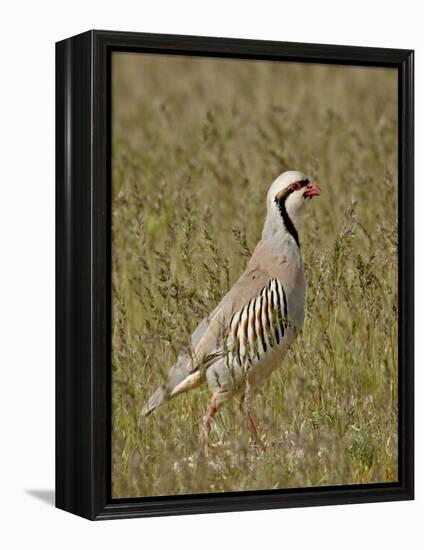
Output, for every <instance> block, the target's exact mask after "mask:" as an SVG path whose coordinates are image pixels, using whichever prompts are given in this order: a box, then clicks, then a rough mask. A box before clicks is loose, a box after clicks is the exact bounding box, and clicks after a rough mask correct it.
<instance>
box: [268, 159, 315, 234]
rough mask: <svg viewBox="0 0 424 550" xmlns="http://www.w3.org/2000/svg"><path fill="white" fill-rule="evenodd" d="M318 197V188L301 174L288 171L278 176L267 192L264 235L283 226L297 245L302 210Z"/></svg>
mask: <svg viewBox="0 0 424 550" xmlns="http://www.w3.org/2000/svg"><path fill="white" fill-rule="evenodd" d="M318 195H320V188H319V186H318V185H317V184H316V183H315V182H313V181H311V180H310V179H309V178H308V177H307V176H305V174H302V172H298V171H296V170H290V171H288V172H284V173H283V174H281V175H280V176H278V178H277V179H276V180H275V181H274V182H273V183H272V185H271V187H270V188H269V191H268V196H267V220H266V223H265V228H264V234H265V232H266V230H268V231H269V232H272V233H275V232H276V231H277V230H278V228H281V224H283V226H284V227H285V229H286V230H287V231H288V232H289V233H291V234H292V236H293V238H294V239H295V240H296V242H297V243H299V239H298V236H297V230H298V228H299V225H300V220H301V216H302V212H303V209H304V207H305V205H306V204H307V203H308V202H309V201H310V199H311V198H312V197H315V196H318ZM267 228H268V229H267ZM264 236H266V235H264Z"/></svg>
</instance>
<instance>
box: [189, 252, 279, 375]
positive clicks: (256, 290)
mask: <svg viewBox="0 0 424 550" xmlns="http://www.w3.org/2000/svg"><path fill="white" fill-rule="evenodd" d="M267 252H268V251H267V249H266V247H264V245H263V244H262V241H261V242H260V243H259V244H258V246H257V247H256V249H255V252H254V253H253V255H252V258H251V259H250V261H249V264H248V265H247V268H246V270H245V271H244V273H243V274H242V275H241V277H240V278H239V280H238V281H237V282H236V283H235V284H234V286H233V287H232V288H231V289H230V290H229V292H228V293H227V294H226V295H225V296H224V298H223V299H222V300H221V302H220V303H219V304H218V306H217V307H216V308H215V310H214V311H213V312H212V314H211V315H210V316H209V317H207V318H206V319H205V320H203V321H202V323H201V324H200V325H199V327H198V329H197V330H196V331H195V333H194V334H193V340H194V341H193V359H192V361H191V365H188V367H189V369H190V370H191V371H193V370H196V369H198V368H199V366H201V365H203V366H206V367H209V366H210V365H211V364H213V363H214V362H215V361H216V360H218V359H219V358H221V357H222V356H223V354H224V353H225V352H224V349H223V345H222V344H223V340H224V339H225V337H226V335H227V332H228V327H229V323H230V320H231V317H232V316H233V314H234V313H235V312H236V311H240V310H241V309H242V308H243V307H244V306H245V305H246V304H248V303H249V301H250V300H251V299H252V298H256V297H257V296H258V295H259V294H260V292H261V290H262V289H263V288H264V287H265V286H266V285H267V284H268V282H269V280H270V278H271V277H272V275H271V273H270V269H269V268H268V267H267V266H268V264H269V262H268V261H267V260H268V258H267V256H268V254H267ZM196 333H197V334H196ZM194 336H196V338H194Z"/></svg>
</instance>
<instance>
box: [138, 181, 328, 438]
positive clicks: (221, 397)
mask: <svg viewBox="0 0 424 550" xmlns="http://www.w3.org/2000/svg"><path fill="white" fill-rule="evenodd" d="M320 193H321V191H320V187H319V185H318V184H317V183H316V182H315V181H311V180H310V179H309V178H308V177H307V176H305V175H304V174H303V173H302V172H299V171H297V170H289V171H286V172H284V173H282V174H281V175H280V176H278V177H277V178H276V179H275V181H274V182H273V183H272V184H271V186H270V188H269V191H268V193H267V198H266V218H265V223H264V226H263V231H262V238H261V239H260V241H259V242H258V243H257V245H256V247H255V250H254V252H253V254H252V256H251V257H250V259H249V261H248V263H247V266H246V268H245V271H244V272H243V273H242V274H241V276H240V278H239V279H238V280H237V282H236V283H235V284H234V286H233V287H232V288H231V289H230V290H229V291H228V293H227V294H226V295H225V296H224V297H223V298H222V300H221V302H220V303H219V304H218V305H217V306H216V308H215V309H214V310H213V311H212V312H211V313H210V314H209V315H208V316H207V317H205V318H204V319H203V320H202V321H201V323H200V324H199V325H198V327H197V328H196V330H195V331H194V332H193V334H192V338H191V350H190V352H189V353H182V354H181V355H180V356H179V357H178V359H177V361H176V363H175V364H174V365H173V366H172V367H171V368H170V370H169V372H168V376H167V380H166V381H165V382H164V383H163V384H162V385H161V386H160V387H159V388H158V389H157V390H156V391H155V392H154V393H153V395H152V396H151V397H150V398H149V399H148V400H147V403H146V405H145V406H144V408H143V410H142V417H146V416H148V415H149V414H151V413H152V412H153V411H154V410H155V409H157V408H158V407H159V406H160V405H162V404H163V403H164V402H166V401H168V400H170V399H173V398H174V397H176V396H177V395H180V394H182V393H185V392H187V391H189V390H192V389H194V388H197V387H199V386H200V385H202V384H204V383H206V384H207V386H208V388H209V390H210V392H211V394H212V395H211V399H210V402H209V406H208V409H207V412H206V415H205V416H204V418H203V428H204V434H205V441H206V445H209V436H210V432H211V429H212V426H213V422H214V417H215V415H216V413H217V411H218V409H219V408H220V407H221V405H222V404H223V403H224V402H225V401H227V400H228V399H230V398H233V397H235V396H238V397H239V398H240V411H241V413H242V416H243V417H244V420H245V422H246V425H247V428H248V429H249V431H250V432H251V435H252V436H253V438H254V440H255V441H256V442H258V444H260V445H261V446H263V443H262V440H261V438H260V437H259V434H258V430H257V426H256V422H255V420H254V419H253V417H252V415H251V411H250V405H249V395H250V394H251V392H252V391H256V389H257V388H258V387H259V386H260V385H261V384H262V383H263V382H264V380H266V379H267V378H268V377H269V376H270V374H271V373H272V372H273V371H274V370H276V369H277V368H278V367H279V366H280V365H281V364H282V361H283V359H284V356H285V355H286V353H287V351H288V349H289V347H290V345H291V344H292V343H293V341H294V339H295V338H296V336H297V335H298V333H299V331H300V329H301V327H302V325H303V321H304V307H305V292H306V281H305V275H304V268H303V260H302V254H301V250H300V240H299V226H300V222H301V217H302V214H303V212H304V209H305V206H306V205H307V204H308V203H309V202H310V200H311V199H312V198H313V197H315V196H319V195H320Z"/></svg>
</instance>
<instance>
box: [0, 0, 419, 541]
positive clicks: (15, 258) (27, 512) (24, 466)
mask: <svg viewBox="0 0 424 550" xmlns="http://www.w3.org/2000/svg"><path fill="white" fill-rule="evenodd" d="M420 4H422V3H420V2H418V1H413V0H403V1H399V0H396V1H393V0H386V1H384V2H382V1H374V2H371V1H369V0H355V1H350V2H340V1H330V0H319V1H311V2H307V1H306V0H296V1H294V0H292V1H291V2H283V1H281V0H280V1H278V2H271V1H268V0H261V1H260V2H254V3H248V2H247V1H246V0H245V1H244V2H243V1H232V2H231V1H229V0H226V1H221V0H214V1H213V2H202V1H199V0H198V1H197V2H195V1H185V0H176V1H172V0H170V1H164V0H155V1H150V2H143V1H138V2H131V1H129V0H119V1H118V0H115V1H114V2H110V1H107V0H91V1H88V0H85V1H81V0H72V1H68V2H63V1H62V2H61V1H58V0H56V1H55V2H53V1H43V0H38V1H36V2H29V1H27V2H19V1H15V2H14V3H13V4H12V3H7V4H6V3H4V4H2V7H1V8H0V10H1V15H0V21H1V32H0V41H1V48H0V56H1V60H0V61H1V63H0V96H1V99H0V139H1V143H0V151H1V156H0V158H1V161H0V185H1V194H0V239H1V246H0V254H1V255H0V278H1V282H0V323H1V326H0V329H1V330H0V335H1V338H0V341H1V352H0V364H1V376H0V392H1V394H0V426H1V432H0V433H1V452H0V508H1V512H0V514H1V525H2V526H1V528H0V544H1V546H2V547H3V548H7V549H9V548H21V547H22V548H26V547H31V548H62V549H67V548H75V547H77V546H79V547H81V548H89V547H90V546H91V545H93V546H94V545H95V547H96V548H123V547H130V548H132V547H138V548H140V547H145V548H147V547H149V548H153V549H156V548H162V547H163V548H165V547H168V548H185V549H190V548H202V550H207V549H209V548H213V549H214V550H216V549H217V548H220V547H222V548H230V547H232V546H236V547H238V548H243V549H250V548H258V547H259V548H268V547H280V548H325V549H328V550H330V549H333V548H337V549H340V548H343V549H344V550H348V549H351V548H352V549H353V548H355V549H356V548H358V547H359V548H384V550H388V549H391V548H399V547H400V545H403V546H404V547H405V548H422V547H423V546H422V544H423V539H424V536H423V530H422V525H421V524H422V522H423V519H422V518H423V517H424V515H423V512H424V504H423V502H424V501H423V498H424V497H423V483H424V482H423V479H424V476H423V465H424V461H423V458H424V456H423V435H424V430H423V402H422V400H420V399H418V402H417V408H416V428H417V429H416V431H417V449H416V460H417V472H416V477H417V490H416V493H417V497H416V501H415V502H403V503H384V504H367V505H355V506H336V507H324V508H308V509H292V510H277V511H267V512H244V513H233V514H215V515H203V516H185V517H178V518H176V517H170V518H153V519H141V520H126V521H110V522H100V523H90V522H88V521H86V520H82V519H80V518H77V517H73V516H71V515H69V514H66V513H64V512H61V511H59V510H56V509H54V508H53V507H52V506H51V504H50V505H49V504H47V503H46V502H45V499H46V498H47V499H49V498H50V499H51V498H52V497H51V496H50V493H49V490H51V489H53V486H54V42H55V41H57V40H61V39H63V38H65V37H68V36H71V35H73V34H77V33H79V32H81V31H85V30H88V29H91V28H97V29H108V30H128V31H150V32H162V33H179V34H198V35H211V36H230V37H240V38H256V39H272V40H288V41H301V42H321V43H333V44H351V45H363V46H383V47H395V48H412V49H415V50H416V57H417V60H416V97H417V105H416V138H417V141H416V204H417V205H418V208H417V212H418V214H419V212H420V210H419V207H420V205H421V204H422V200H423V199H424V192H423V188H422V185H421V181H422V179H423V175H424V174H423V169H424V168H423V160H422V159H423V157H422V154H423V153H422V152H423V151H424V136H423V114H424V113H423V100H422V98H423V96H424V72H423V69H424V62H423V56H424V44H423V43H424V34H423V30H422V21H423V16H422V14H421V13H420V11H421V10H420ZM346 178H347V180H348V178H349V174H346ZM416 228H417V238H416V241H417V242H418V243H419V242H420V240H421V239H423V238H424V217H421V216H420V217H418V219H417V224H416ZM416 265H417V270H418V272H417V288H416V297H417V331H416V332H417V335H416V338H417V342H418V343H419V340H420V337H421V338H422V335H421V330H420V328H421V326H422V325H421V322H422V314H421V310H422V308H423V306H424V296H423V290H422V285H421V284H420V282H421V280H422V275H423V273H422V269H421V268H422V267H423V249H422V247H417V258H416ZM420 271H421V273H420ZM420 275H421V276H420ZM417 348H418V349H417V355H416V386H417V394H418V395H420V392H421V388H422V387H423V375H422V370H421V367H422V359H423V351H422V347H420V346H419V345H418V346H417ZM40 490H41V491H44V493H42V494H43V495H44V497H45V498H44V500H40V498H37V497H36V496H34V495H33V494H31V491H40ZM420 539H421V540H420Z"/></svg>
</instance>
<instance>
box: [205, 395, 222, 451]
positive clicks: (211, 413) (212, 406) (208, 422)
mask: <svg viewBox="0 0 424 550" xmlns="http://www.w3.org/2000/svg"><path fill="white" fill-rule="evenodd" d="M217 410H218V394H217V393H214V394H213V395H212V398H211V400H210V402H209V407H208V412H207V414H206V416H204V417H203V427H204V431H205V446H206V447H207V448H209V447H210V443H209V435H210V433H211V429H212V424H213V420H214V417H215V415H216V412H217Z"/></svg>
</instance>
